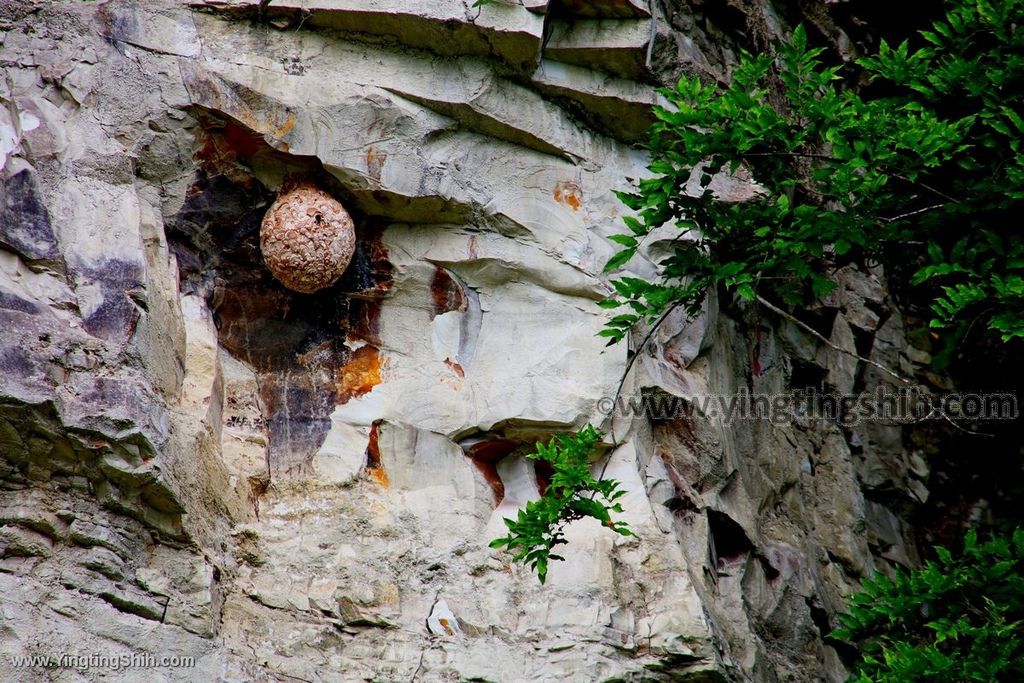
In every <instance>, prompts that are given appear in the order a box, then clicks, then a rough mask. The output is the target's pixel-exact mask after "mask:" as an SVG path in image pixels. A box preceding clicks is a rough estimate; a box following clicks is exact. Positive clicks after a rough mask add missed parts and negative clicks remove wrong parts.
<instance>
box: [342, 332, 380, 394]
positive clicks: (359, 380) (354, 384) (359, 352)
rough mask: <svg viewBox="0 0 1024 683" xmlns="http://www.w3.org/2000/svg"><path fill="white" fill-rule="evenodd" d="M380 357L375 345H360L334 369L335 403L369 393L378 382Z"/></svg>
mask: <svg viewBox="0 0 1024 683" xmlns="http://www.w3.org/2000/svg"><path fill="white" fill-rule="evenodd" d="M380 367H381V358H380V353H379V352H378V350H377V348H376V347H375V346H361V347H359V348H358V349H356V350H355V352H354V353H353V354H352V355H351V357H349V359H348V360H347V361H346V362H345V364H344V365H342V366H341V367H340V368H338V369H337V370H336V371H335V378H336V385H337V392H338V396H337V403H338V405H343V404H345V403H347V402H348V401H349V400H350V399H352V398H356V397H358V396H363V395H365V394H368V393H370V391H372V390H373V388H374V387H375V386H377V385H378V384H380Z"/></svg>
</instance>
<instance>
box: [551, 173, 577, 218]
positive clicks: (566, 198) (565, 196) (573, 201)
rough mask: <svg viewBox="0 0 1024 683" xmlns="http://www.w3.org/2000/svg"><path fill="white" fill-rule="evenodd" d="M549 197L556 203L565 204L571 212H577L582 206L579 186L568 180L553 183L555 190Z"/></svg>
mask: <svg viewBox="0 0 1024 683" xmlns="http://www.w3.org/2000/svg"><path fill="white" fill-rule="evenodd" d="M551 196H552V197H554V198H555V201H556V202H558V203H559V204H565V205H566V206H568V207H569V208H570V209H572V210H573V211H579V210H580V207H581V206H583V192H582V191H581V190H580V188H579V185H577V184H576V183H574V182H572V181H570V180H561V181H559V182H557V183H555V189H554V190H552V191H551Z"/></svg>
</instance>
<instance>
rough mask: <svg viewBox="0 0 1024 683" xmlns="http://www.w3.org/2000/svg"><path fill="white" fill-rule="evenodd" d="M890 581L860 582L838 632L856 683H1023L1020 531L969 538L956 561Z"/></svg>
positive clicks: (1023, 538)
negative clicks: (849, 644)
mask: <svg viewBox="0 0 1024 683" xmlns="http://www.w3.org/2000/svg"><path fill="white" fill-rule="evenodd" d="M936 555H937V558H938V559H937V560H934V561H931V562H928V563H927V564H926V565H925V566H924V567H923V568H921V569H918V570H916V571H910V572H908V571H904V570H899V571H897V572H896V573H895V574H894V576H893V577H892V578H887V577H885V576H878V577H876V578H875V579H874V580H868V581H865V582H864V584H863V592H862V593H858V594H855V595H854V596H853V598H852V601H851V605H850V613H849V614H846V615H842V616H841V617H840V619H841V621H842V624H843V628H841V629H839V630H837V631H834V632H833V633H832V634H831V636H832V637H833V638H839V639H843V640H853V641H857V642H858V643H859V645H860V651H861V654H862V657H863V658H862V661H861V662H860V664H859V666H858V668H857V670H856V673H855V675H854V677H853V678H852V679H851V680H854V681H858V683H870V682H872V681H874V682H878V683H907V682H908V681H930V682H933V683H961V682H966V681H977V682H978V683H993V682H995V681H1007V682H1010V681H1012V682H1016V681H1022V680H1024V638H1022V633H1024V530H1019V529H1018V530H1017V531H1016V532H1015V533H1014V534H1013V535H1012V537H1010V538H1007V537H1005V536H993V537H992V538H991V539H990V540H988V541H986V542H985V543H980V544H979V543H978V538H977V535H976V534H975V532H973V531H971V532H969V533H968V534H967V537H966V539H965V541H964V551H963V554H962V555H961V556H960V557H953V555H952V553H950V552H949V551H948V550H946V549H945V548H936Z"/></svg>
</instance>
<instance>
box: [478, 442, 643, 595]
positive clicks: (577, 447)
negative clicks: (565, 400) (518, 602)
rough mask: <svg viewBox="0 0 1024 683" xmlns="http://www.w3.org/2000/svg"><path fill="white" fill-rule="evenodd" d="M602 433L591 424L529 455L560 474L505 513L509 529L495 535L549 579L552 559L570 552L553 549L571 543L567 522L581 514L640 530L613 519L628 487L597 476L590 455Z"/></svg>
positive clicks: (620, 529)
mask: <svg viewBox="0 0 1024 683" xmlns="http://www.w3.org/2000/svg"><path fill="white" fill-rule="evenodd" d="M601 437H602V434H601V432H600V431H598V430H596V429H594V428H593V427H592V426H591V425H587V426H586V427H584V428H583V429H581V430H579V431H578V432H576V433H575V434H569V435H563V434H559V435H556V436H555V437H554V439H552V440H551V442H550V443H548V444H546V445H545V444H543V443H538V444H537V450H536V451H534V452H533V453H531V454H529V455H528V456H527V457H528V458H530V459H531V460H539V461H543V462H546V463H547V464H548V465H550V466H551V469H552V470H553V471H554V474H553V475H552V476H551V483H550V484H548V488H547V490H546V491H545V492H544V495H543V496H541V497H540V498H539V499H537V500H532V501H530V502H528V503H527V504H526V506H525V507H524V508H523V509H521V510H520V511H519V516H518V517H517V518H516V519H509V518H506V519H505V526H507V527H508V531H509V534H508V536H504V537H502V538H496V539H495V540H493V541H491V544H490V545H491V547H492V548H506V549H508V550H510V551H512V552H514V553H515V557H514V558H513V559H514V560H515V561H517V562H522V563H524V564H529V565H530V567H531V568H533V569H535V570H536V571H537V577H538V578H539V579H540V582H541V583H544V581H545V579H546V578H547V573H548V562H549V561H550V560H563V559H565V558H563V557H561V556H560V555H556V554H554V553H552V552H551V551H552V550H553V549H554V548H555V546H558V545H561V544H563V543H566V540H565V534H564V530H565V527H566V525H568V524H569V523H570V522H573V521H575V520H577V519H582V518H584V517H593V518H594V519H596V520H597V521H599V522H601V524H603V525H604V526H606V527H608V528H609V529H611V530H612V531H614V532H616V533H618V534H622V535H623V536H635V535H636V534H634V533H633V532H632V531H630V529H629V527H628V526H627V525H626V524H625V523H624V522H615V521H613V520H612V517H611V515H612V513H613V512H622V505H621V504H619V503H617V502H615V501H616V500H618V499H619V498H621V497H622V496H623V495H625V491H623V490H622V489H621V488H620V484H619V482H617V481H615V480H614V479H595V478H594V476H593V475H592V474H591V473H590V458H591V456H592V455H593V453H594V449H595V447H596V446H597V442H598V441H600V440H601Z"/></svg>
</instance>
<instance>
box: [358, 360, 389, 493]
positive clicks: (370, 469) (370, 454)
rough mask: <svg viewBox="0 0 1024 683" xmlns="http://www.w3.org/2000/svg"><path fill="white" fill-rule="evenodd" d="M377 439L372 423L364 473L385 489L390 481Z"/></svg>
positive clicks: (374, 425) (375, 427)
mask: <svg viewBox="0 0 1024 683" xmlns="http://www.w3.org/2000/svg"><path fill="white" fill-rule="evenodd" d="M364 348H365V347H364ZM379 437H380V432H379V431H378V422H374V423H373V425H371V426H370V440H369V441H368V442H367V443H366V473H367V474H368V475H369V476H370V478H371V479H373V480H374V481H375V482H377V483H378V484H380V485H381V486H383V487H384V488H387V487H388V484H389V483H390V481H389V480H388V473H387V472H386V471H385V470H384V463H383V462H382V461H381V459H380V444H379V443H378V439H379Z"/></svg>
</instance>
